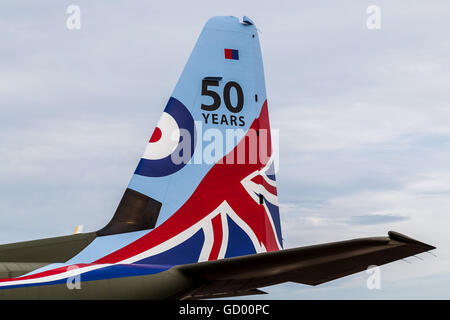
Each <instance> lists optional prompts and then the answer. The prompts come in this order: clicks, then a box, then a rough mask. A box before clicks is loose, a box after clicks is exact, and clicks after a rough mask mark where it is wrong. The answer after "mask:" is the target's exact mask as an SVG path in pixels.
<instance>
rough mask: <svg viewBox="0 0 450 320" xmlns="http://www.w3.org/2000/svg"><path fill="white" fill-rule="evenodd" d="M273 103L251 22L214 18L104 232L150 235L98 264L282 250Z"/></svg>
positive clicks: (176, 260) (167, 261) (180, 261)
mask: <svg viewBox="0 0 450 320" xmlns="http://www.w3.org/2000/svg"><path fill="white" fill-rule="evenodd" d="M266 99H267V98H266V89H265V80H264V70H263V63H262V56H261V49H260V45H259V39H258V32H257V30H256V27H255V25H254V23H253V22H252V21H251V20H250V19H249V18H247V17H244V19H243V20H242V21H239V19H238V18H236V17H214V18H212V19H210V20H209V21H208V22H207V23H206V25H205V27H204V29H203V31H202V32H201V35H200V37H199V39H198V41H197V44H196V45H195V47H194V49H193V51H192V54H191V56H190V58H189V60H188V62H187V64H186V66H185V68H184V71H183V72H182V74H181V76H180V79H179V81H178V83H177V85H176V87H175V89H174V91H173V93H172V97H171V98H170V99H169V101H168V103H167V105H166V107H165V109H164V112H163V114H162V116H161V119H160V120H159V122H158V125H157V127H156V128H155V130H154V132H153V134H152V136H151V138H150V141H149V143H148V146H147V148H146V150H145V152H144V155H143V156H142V158H141V160H140V162H139V164H138V167H137V169H136V171H135V173H134V175H133V177H132V179H131V182H130V184H129V186H128V189H127V191H126V192H125V195H124V197H123V199H122V201H121V202H120V204H119V207H118V209H117V211H116V213H115V215H114V217H113V219H112V220H111V222H110V223H109V224H108V225H107V226H106V227H105V228H103V229H102V230H100V231H99V232H98V234H99V235H112V234H118V233H123V232H131V231H137V230H145V229H152V230H151V231H150V232H149V233H148V234H146V235H145V236H143V237H142V238H140V239H138V240H137V241H135V242H133V243H131V244H130V245H128V246H126V247H124V248H122V249H120V250H118V251H117V252H114V253H112V254H110V255H108V256H107V257H105V258H103V259H101V261H102V262H117V261H123V260H126V261H128V262H141V263H165V264H184V263H192V262H197V261H205V260H216V259H220V258H225V257H233V256H241V255H247V254H251V253H257V252H266V251H275V250H279V249H281V248H282V235H281V224H280V216H279V211H278V200H277V188H276V179H275V163H276V160H277V159H276V155H275V153H274V152H273V149H272V138H271V129H270V123H269V113H268V104H267V100H266Z"/></svg>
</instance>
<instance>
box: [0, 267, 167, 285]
mask: <svg viewBox="0 0 450 320" xmlns="http://www.w3.org/2000/svg"><path fill="white" fill-rule="evenodd" d="M171 267H172V266H169V265H138V264H133V265H123V264H122V265H120V264H117V265H112V266H108V267H104V268H101V269H97V270H92V271H88V272H85V273H82V274H81V275H80V280H81V282H86V281H95V280H106V279H114V278H125V277H135V276H146V275H151V274H156V273H160V272H163V271H166V270H168V269H170V268H171ZM75 277H77V276H71V277H66V278H63V279H60V280H54V281H46V282H41V283H28V284H18V285H11V286H4V287H3V286H2V287H0V290H4V289H14V288H22V287H40V286H48V285H54V284H61V283H66V282H67V279H68V278H75ZM17 280H20V279H17ZM36 280H39V278H37V279H36Z"/></svg>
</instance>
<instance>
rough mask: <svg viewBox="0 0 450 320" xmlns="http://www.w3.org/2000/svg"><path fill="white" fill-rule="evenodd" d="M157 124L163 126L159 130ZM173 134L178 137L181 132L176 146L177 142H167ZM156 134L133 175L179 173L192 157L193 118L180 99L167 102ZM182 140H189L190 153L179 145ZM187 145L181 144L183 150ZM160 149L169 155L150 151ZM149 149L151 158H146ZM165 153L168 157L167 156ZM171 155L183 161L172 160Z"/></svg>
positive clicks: (148, 175)
mask: <svg viewBox="0 0 450 320" xmlns="http://www.w3.org/2000/svg"><path fill="white" fill-rule="evenodd" d="M161 124H162V125H161ZM160 125H161V126H162V128H160V127H159V126H160ZM165 126H167V127H169V128H168V130H165V129H166V128H164V127H165ZM176 127H178V128H176ZM173 131H176V132H175V134H177V133H178V134H179V133H180V132H181V134H179V136H180V137H179V140H178V143H177V141H176V140H175V141H171V140H168V139H170V137H169V135H170V134H173V133H174V132H173ZM183 132H184V133H183ZM155 133H157V134H156V136H157V137H156V139H154V136H155ZM155 133H154V134H153V136H152V139H151V140H150V143H149V145H148V147H147V150H146V153H145V154H144V156H143V157H142V158H141V160H140V162H139V165H138V167H137V169H136V172H135V174H138V175H141V176H146V177H164V176H168V175H170V174H172V173H175V172H177V171H178V170H181V169H182V168H183V167H184V166H185V165H186V164H187V162H188V161H189V160H190V159H191V158H192V155H193V154H194V149H195V144H196V142H195V140H196V132H195V124H194V118H193V117H192V115H191V113H190V112H189V110H188V109H187V108H186V107H185V105H184V104H183V103H181V102H180V101H179V100H177V99H175V98H173V97H171V98H170V99H169V102H168V103H167V106H166V108H165V109H164V113H163V116H162V117H161V120H160V122H159V123H158V127H157V128H156V129H155ZM186 133H189V135H187V134H186ZM161 136H162V138H161ZM186 136H187V137H186ZM185 138H188V139H190V150H186V149H187V148H182V146H181V143H182V142H183V139H185ZM153 140H157V141H153ZM187 143H189V141H188V142H184V143H183V146H184V147H186V145H187ZM158 144H159V145H158ZM161 144H162V145H161ZM168 144H169V146H168ZM172 144H173V145H172ZM161 147H162V149H168V152H164V150H163V151H162V152H159V153H158V150H156V151H157V152H156V153H155V152H153V150H154V149H157V148H159V149H161ZM180 147H181V148H180ZM148 150H149V151H150V153H151V154H152V156H151V157H148V156H147V157H146V154H148V152H147V151H148ZM184 152H189V153H190V154H189V155H185V154H183V153H184ZM167 153H169V154H168V155H167ZM174 153H177V157H179V158H182V159H183V161H173V159H172V156H173V154H174ZM155 154H156V155H155ZM159 157H161V158H159ZM177 162H179V163H177Z"/></svg>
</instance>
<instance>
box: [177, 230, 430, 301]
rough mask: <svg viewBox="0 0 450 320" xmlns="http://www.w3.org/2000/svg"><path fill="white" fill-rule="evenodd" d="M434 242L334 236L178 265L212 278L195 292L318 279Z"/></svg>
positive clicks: (389, 259)
mask: <svg viewBox="0 0 450 320" xmlns="http://www.w3.org/2000/svg"><path fill="white" fill-rule="evenodd" d="M433 249H435V247H433V246H430V245H428V244H425V243H422V242H419V241H417V240H414V239H412V238H409V237H407V236H404V235H402V234H400V233H397V232H392V231H391V232H389V236H388V237H376V238H362V239H354V240H347V241H341V242H333V243H327V244H320V245H314V246H308V247H301V248H295V249H286V250H281V251H276V252H267V253H260V254H254V255H248V256H243V257H235V258H229V259H222V260H217V261H207V262H202V263H197V264H189V265H183V266H179V267H177V268H178V269H179V270H180V271H181V272H182V273H183V274H185V275H186V276H187V277H189V278H191V279H194V280H196V281H198V282H202V283H205V282H206V283H208V285H203V286H201V287H199V288H198V289H197V290H195V291H194V292H191V293H190V295H191V296H195V295H208V294H209V295H212V294H214V293H227V292H233V291H245V290H252V289H256V288H260V287H265V286H269V285H274V284H278V283H283V282H288V281H292V282H297V283H302V284H308V285H318V284H321V283H324V282H328V281H331V280H335V279H338V278H341V277H345V276H347V275H350V274H353V273H357V272H360V271H363V270H366V269H367V268H368V267H369V266H372V265H377V266H380V265H383V264H386V263H389V262H392V261H396V260H399V259H402V258H406V257H409V256H412V255H415V254H418V253H422V252H425V251H429V250H433Z"/></svg>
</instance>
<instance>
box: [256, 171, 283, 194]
mask: <svg viewBox="0 0 450 320" xmlns="http://www.w3.org/2000/svg"><path fill="white" fill-rule="evenodd" d="M251 181H253V182H254V183H256V184H259V185H261V186H263V188H264V189H266V190H267V191H269V192H270V193H272V194H274V195H278V194H277V187H274V186H272V185H271V184H268V183H267V181H266V180H265V179H264V178H263V177H262V176H261V175H258V176H256V177H254V178H253V179H252V180H251Z"/></svg>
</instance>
